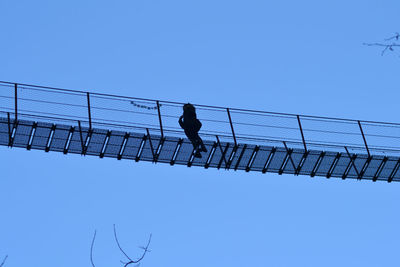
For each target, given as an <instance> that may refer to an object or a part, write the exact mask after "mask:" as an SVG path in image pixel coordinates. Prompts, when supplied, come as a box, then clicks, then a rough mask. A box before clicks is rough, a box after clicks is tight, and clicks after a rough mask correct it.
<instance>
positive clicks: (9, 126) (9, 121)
mask: <svg viewBox="0 0 400 267" xmlns="http://www.w3.org/2000/svg"><path fill="white" fill-rule="evenodd" d="M7 120H8V146H11V119H10V112H7Z"/></svg>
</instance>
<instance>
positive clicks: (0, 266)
mask: <svg viewBox="0 0 400 267" xmlns="http://www.w3.org/2000/svg"><path fill="white" fill-rule="evenodd" d="M7 258H8V255H6V256H5V257H4V260H3V262H2V263H1V264H0V267H3V265H4V263H5V262H6V260H7Z"/></svg>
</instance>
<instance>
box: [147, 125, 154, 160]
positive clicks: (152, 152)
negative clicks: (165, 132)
mask: <svg viewBox="0 0 400 267" xmlns="http://www.w3.org/2000/svg"><path fill="white" fill-rule="evenodd" d="M146 132H147V137H148V138H149V143H150V149H151V154H152V155H153V162H155V161H156V156H155V154H154V148H153V143H152V142H151V136H150V131H149V128H146Z"/></svg>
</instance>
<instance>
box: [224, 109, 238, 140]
mask: <svg viewBox="0 0 400 267" xmlns="http://www.w3.org/2000/svg"><path fill="white" fill-rule="evenodd" d="M226 112H227V113H228V118H229V124H230V125H231V130H232V136H233V141H234V142H235V147H236V146H237V142H236V135H235V130H234V129H233V123H232V118H231V113H230V111H229V108H226Z"/></svg>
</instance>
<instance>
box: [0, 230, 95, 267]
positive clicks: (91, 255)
mask: <svg viewBox="0 0 400 267" xmlns="http://www.w3.org/2000/svg"><path fill="white" fill-rule="evenodd" d="M96 232H97V231H96V230H94V235H93V239H92V245H91V246H90V262H91V263H92V266H93V267H96V265H94V262H93V247H94V241H95V240H96ZM0 267H1V266H0Z"/></svg>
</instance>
